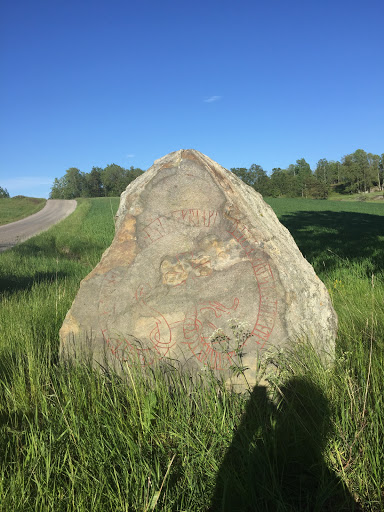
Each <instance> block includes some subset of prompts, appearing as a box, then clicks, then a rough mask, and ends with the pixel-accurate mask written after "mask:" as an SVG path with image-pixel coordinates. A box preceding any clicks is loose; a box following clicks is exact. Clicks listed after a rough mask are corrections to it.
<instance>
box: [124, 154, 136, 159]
mask: <svg viewBox="0 0 384 512" xmlns="http://www.w3.org/2000/svg"><path fill="white" fill-rule="evenodd" d="M134 156H135V155H133V154H132V153H128V154H127V155H125V158H133V157H134Z"/></svg>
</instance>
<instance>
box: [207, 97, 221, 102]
mask: <svg viewBox="0 0 384 512" xmlns="http://www.w3.org/2000/svg"><path fill="white" fill-rule="evenodd" d="M221 98H222V96H210V97H209V98H206V99H205V100H204V102H205V103H213V102H214V101H219V100H221Z"/></svg>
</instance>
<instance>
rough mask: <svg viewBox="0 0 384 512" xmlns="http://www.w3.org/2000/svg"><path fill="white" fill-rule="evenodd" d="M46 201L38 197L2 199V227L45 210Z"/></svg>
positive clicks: (0, 215)
mask: <svg viewBox="0 0 384 512" xmlns="http://www.w3.org/2000/svg"><path fill="white" fill-rule="evenodd" d="M45 203H46V199H41V198H40V199H39V198H37V197H21V196H20V197H12V198H1V199H0V226H2V225H3V224H9V223H10V222H14V221H16V220H20V219H24V217H28V215H32V214H33V213H36V212H38V211H39V210H41V209H42V208H44V206H45Z"/></svg>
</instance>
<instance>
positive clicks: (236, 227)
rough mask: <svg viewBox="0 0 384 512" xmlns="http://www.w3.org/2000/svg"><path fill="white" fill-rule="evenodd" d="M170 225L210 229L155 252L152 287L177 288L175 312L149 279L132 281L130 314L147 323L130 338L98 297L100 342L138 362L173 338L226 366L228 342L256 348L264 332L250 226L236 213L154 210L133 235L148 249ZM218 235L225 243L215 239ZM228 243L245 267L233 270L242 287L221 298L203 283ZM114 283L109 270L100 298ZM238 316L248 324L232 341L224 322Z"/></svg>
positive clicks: (273, 311)
mask: <svg viewBox="0 0 384 512" xmlns="http://www.w3.org/2000/svg"><path fill="white" fill-rule="evenodd" d="M175 221H176V222H175ZM175 226H178V229H180V230H187V232H188V229H193V228H198V229H199V232H200V233H207V234H209V235H210V236H211V238H209V237H208V239H207V240H208V242H206V243H205V245H204V243H202V247H198V248H197V249H196V250H193V251H187V252H181V253H179V254H176V255H174V256H169V255H166V254H165V255H163V254H159V255H158V260H159V273H160V275H159V278H158V279H157V278H156V282H157V285H156V286H161V287H163V290H164V291H163V293H162V296H167V297H168V296H170V294H172V293H173V292H172V290H175V293H178V294H180V293H182V297H183V300H182V304H181V307H182V309H181V311H178V312H176V313H177V314H176V313H174V312H173V311H172V312H171V313H170V312H169V311H167V310H166V307H165V306H164V304H163V303H162V302H163V300H162V299H161V298H160V299H159V300H156V296H154V295H155V291H154V286H155V283H144V282H143V283H141V284H139V286H138V287H137V289H136V291H135V300H134V306H133V308H134V309H135V314H136V317H138V318H139V321H141V322H144V323H145V325H147V326H148V327H147V329H148V330H147V335H146V337H145V340H137V339H134V337H133V336H132V335H131V333H122V332H119V331H118V330H117V331H114V328H113V327H112V322H111V325H110V322H109V321H108V311H104V310H103V300H101V301H100V317H99V318H100V328H101V332H102V335H103V338H104V341H105V344H106V346H107V347H108V349H109V350H110V351H111V353H112V354H113V355H114V356H115V357H117V358H118V359H119V360H121V361H130V360H131V359H132V356H135V357H139V359H140V360H141V362H142V364H144V365H148V364H152V363H153V361H154V360H155V359H159V358H160V359H161V358H164V357H170V355H171V354H172V350H173V348H174V347H175V345H176V343H177V342H179V343H181V345H182V346H183V347H184V353H185V351H187V352H189V353H190V354H191V356H192V357H195V358H196V359H197V360H198V361H199V362H200V363H201V364H203V365H204V364H206V365H209V366H210V367H212V368H214V369H217V370H222V369H225V368H228V367H229V366H230V365H231V364H233V361H234V358H235V357H236V349H239V348H241V347H244V346H245V345H249V344H256V345H257V346H259V348H263V347H264V345H265V344H266V343H267V341H268V339H269V338H270V336H271V334H272V331H273V328H274V325H275V320H276V315H277V299H276V290H275V280H274V275H273V272H272V269H271V266H270V264H269V262H268V260H267V259H266V257H265V255H264V253H263V251H262V250H261V249H260V242H259V241H258V240H257V239H256V238H255V237H254V236H253V235H252V231H251V229H250V228H249V227H248V226H247V225H246V224H245V223H243V222H241V221H240V220H236V219H232V218H231V219H228V218H227V217H226V216H225V215H223V214H220V213H219V212H218V211H213V210H208V209H207V210H204V209H193V208H192V209H185V210H176V211H172V212H170V213H169V214H164V215H160V216H158V217H157V218H156V219H154V220H153V221H151V222H150V223H148V224H147V225H146V226H145V227H144V228H142V231H141V233H140V234H139V239H142V240H144V242H145V246H146V247H148V248H149V247H152V249H151V250H152V251H154V250H155V248H154V245H156V244H157V242H159V241H160V240H161V239H163V238H164V237H166V236H168V235H169V234H171V233H173V232H174V230H175ZM218 228H220V229H218ZM212 234H214V235H215V236H213V235H212ZM220 234H221V238H225V242H222V241H221V240H220ZM218 235H219V236H218ZM212 236H213V238H212ZM204 240H205V239H204ZM231 240H232V242H231ZM233 245H235V246H237V252H236V254H238V255H240V257H238V259H239V261H240V262H241V263H242V264H243V265H245V267H244V269H245V270H242V271H241V276H242V279H243V281H242V285H243V288H242V289H241V288H240V289H238V290H232V291H230V292H229V294H228V296H227V297H223V296H222V294H221V296H217V291H216V290H215V288H214V287H213V288H212V289H210V287H211V286H213V285H212V283H214V281H212V279H213V278H215V274H217V276H219V275H220V274H219V272H220V269H221V267H220V265H223V263H222V262H223V261H224V264H225V261H226V259H230V256H229V255H228V254H227V253H228V250H227V249H226V248H228V247H232V249H231V250H232V252H233ZM143 254H144V255H145V253H143ZM143 257H144V256H143ZM242 268H243V267H242ZM244 273H248V274H249V275H248V277H247V276H245V277H244ZM115 282H116V275H114V274H112V275H110V276H109V278H108V280H106V281H105V284H104V286H103V293H104V294H106V295H107V296H108V303H110V302H111V299H112V298H113V290H114V288H115ZM158 283H160V285H159V284H158ZM196 286H197V287H199V286H200V287H201V288H200V289H201V290H203V291H202V298H201V299H198V300H196V299H193V300H191V297H192V296H194V294H193V293H192V292H193V291H196V290H198V289H199V288H196ZM249 289H252V292H251V296H252V297H254V310H253V313H252V314H251V315H248V317H247V318H245V319H243V318H241V314H242V311H245V306H246V304H245V303H244V302H245V300H246V299H245V295H246V294H245V293H244V292H245V291H248V292H249ZM156 290H157V291H158V288H157V289H156ZM207 290H208V292H207ZM231 294H232V295H231ZM177 296H178V297H180V295H177ZM116 300H118V297H116ZM239 315H240V316H239ZM140 318H141V319H142V320H140ZM242 320H246V322H247V324H248V327H247V328H245V329H243V332H242V333H241V339H237V340H234V339H232V338H233V333H231V330H230V327H228V325H229V326H230V325H231V322H232V324H233V323H235V324H236V326H237V324H238V323H239V322H240V321H242ZM236 328H237V327H236ZM231 334H232V338H231Z"/></svg>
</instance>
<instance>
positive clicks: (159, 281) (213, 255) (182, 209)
mask: <svg viewBox="0 0 384 512" xmlns="http://www.w3.org/2000/svg"><path fill="white" fill-rule="evenodd" d="M336 328H337V317H336V313H335V311H334V310H333V307H332V304H331V301H330V298H329V295H328V292H327V289H326V288H325V286H324V284H323V283H322V282H321V281H320V279H319V278H318V277H317V276H316V274H315V272H314V270H313V268H312V267H311V265H310V264H309V263H308V262H307V261H306V260H305V259H304V257H303V256H302V254H301V252H300V251H299V249H298V247H297V246H296V244H295V242H294V240H293V238H292V236H291V235H290V233H289V231H288V230H287V229H286V228H285V227H284V226H283V225H282V224H281V223H280V222H279V220H278V219H277V217H276V215H275V213H274V212H273V210H272V209H271V208H270V207H269V206H268V205H267V204H266V203H265V202H264V201H263V199H262V197H261V195H260V194H258V193H257V192H255V190H253V189H252V188H250V187H249V186H247V185H245V184H244V183H243V182H242V181H241V180H240V179H238V178H237V177H236V176H235V175H233V174H232V173H231V172H229V171H227V170H226V169H224V168H223V167H221V166H220V165H219V164H217V163H216V162H214V161H213V160H211V159H210V158H208V157H207V156H205V155H203V154H202V153H200V152H199V151H196V150H193V149H191V150H179V151H176V152H174V153H170V154H168V155H166V156H164V157H163V158H160V159H159V160H156V161H155V163H154V164H153V166H152V167H151V168H150V169H148V171H147V172H145V173H144V174H143V175H142V176H140V177H139V178H137V179H136V180H135V181H134V182H133V183H131V184H130V185H129V186H128V187H127V189H126V190H125V192H123V194H122V195H121V200H120V207H119V210H118V212H117V215H116V234H115V238H114V240H113V242H112V244H111V246H110V247H109V249H107V250H106V251H105V253H104V254H103V256H102V258H101V261H100V263H99V264H98V265H97V266H96V267H95V269H94V270H93V271H92V272H91V273H90V274H89V275H88V276H87V277H86V278H85V279H84V280H83V281H82V283H81V285H80V290H79V292H78V294H77V296H76V298H75V300H74V302H73V304H72V307H71V309H70V311H69V312H68V314H67V316H66V318H65V320H64V323H63V326H62V328H61V331H60V337H61V345H60V349H61V354H62V356H63V357H76V358H77V359H80V360H82V359H85V358H88V359H89V358H90V359H91V360H92V361H93V362H94V363H95V364H96V365H101V366H102V367H105V366H112V367H114V368H118V367H120V366H122V367H124V366H125V365H131V364H134V363H135V362H136V363H137V362H140V364H142V365H152V364H155V363H156V362H157V361H159V360H162V361H163V362H164V363H166V364H168V363H169V364H171V365H176V364H181V365H182V366H183V368H187V369H189V370H194V369H195V370H197V371H200V370H203V369H204V368H207V367H208V366H209V367H211V368H212V369H214V370H215V371H217V372H221V373H222V375H223V376H224V378H229V377H230V375H231V372H232V371H233V367H236V366H239V365H240V366H242V367H243V366H245V367H248V368H249V370H246V373H247V374H248V378H249V380H250V381H251V380H252V377H253V376H254V372H255V369H256V365H257V362H258V361H260V360H262V359H263V357H264V355H265V354H266V353H267V352H268V349H270V348H272V347H275V348H276V347H285V346H291V345H292V344H294V343H296V342H297V341H298V340H303V339H304V338H305V339H308V340H309V341H310V342H311V343H312V344H313V346H314V347H315V349H316V350H317V351H318V353H319V354H320V356H321V357H322V358H324V359H329V358H331V359H332V357H333V353H334V344H335V336H336ZM231 367H232V369H231Z"/></svg>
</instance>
